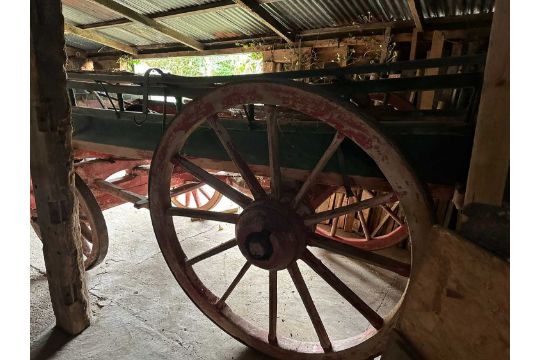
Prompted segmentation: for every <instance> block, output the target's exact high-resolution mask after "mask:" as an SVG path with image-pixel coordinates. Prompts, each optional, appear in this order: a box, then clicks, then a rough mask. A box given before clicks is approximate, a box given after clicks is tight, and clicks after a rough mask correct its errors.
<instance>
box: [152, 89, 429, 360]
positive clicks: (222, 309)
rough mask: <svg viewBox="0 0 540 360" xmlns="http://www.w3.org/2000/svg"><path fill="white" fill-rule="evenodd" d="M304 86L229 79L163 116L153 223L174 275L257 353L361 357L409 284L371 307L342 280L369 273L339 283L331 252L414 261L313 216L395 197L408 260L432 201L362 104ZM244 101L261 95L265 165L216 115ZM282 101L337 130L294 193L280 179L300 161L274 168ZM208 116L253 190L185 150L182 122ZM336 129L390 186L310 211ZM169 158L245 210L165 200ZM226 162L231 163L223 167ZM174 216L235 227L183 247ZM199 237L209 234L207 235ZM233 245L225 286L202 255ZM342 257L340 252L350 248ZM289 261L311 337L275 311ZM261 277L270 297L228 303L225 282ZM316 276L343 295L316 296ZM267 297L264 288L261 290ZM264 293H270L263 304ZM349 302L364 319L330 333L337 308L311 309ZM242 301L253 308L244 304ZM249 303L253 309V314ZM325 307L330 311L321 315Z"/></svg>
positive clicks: (189, 124) (283, 295) (380, 262)
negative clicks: (329, 229) (386, 302)
mask: <svg viewBox="0 0 540 360" xmlns="http://www.w3.org/2000/svg"><path fill="white" fill-rule="evenodd" d="M312 89H313V88H311V87H306V85H304V84H299V83H277V82H275V83H274V82H252V83H236V84H230V85H226V86H223V87H220V88H218V89H215V90H213V91H211V92H210V93H208V94H207V95H205V96H203V97H201V98H199V99H197V100H195V101H193V102H192V103H190V104H189V105H187V106H186V107H185V108H184V109H183V110H182V112H181V113H180V114H179V115H178V116H177V117H176V118H175V120H174V121H173V122H172V123H171V124H170V125H169V127H168V129H167V131H166V132H165V134H164V136H163V137H162V139H161V141H160V144H159V146H158V148H157V150H156V151H155V153H154V157H153V160H152V166H151V169H150V185H149V193H150V199H151V201H150V213H151V218H152V224H153V228H154V232H155V234H156V238H157V240H158V243H159V246H160V248H161V251H162V253H163V256H164V258H165V260H166V262H167V264H168V266H169V268H170V270H171V272H172V273H173V274H174V276H175V278H176V280H177V281H178V283H179V284H180V286H181V287H182V288H183V290H184V291H185V292H186V294H187V295H188V296H189V297H190V298H191V300H192V301H193V302H194V303H195V304H196V305H197V306H198V307H199V309H200V310H201V311H202V312H203V313H204V314H205V315H206V316H208V317H209V318H210V319H211V320H212V321H213V322H214V323H216V324H217V325H219V326H220V327H221V328H222V329H223V330H224V331H226V332H227V333H229V334H230V335H231V336H233V337H234V338H236V339H238V340H240V341H241V342H243V343H244V344H246V345H248V346H251V347H253V348H255V349H257V350H259V351H261V352H263V353H266V354H268V355H270V356H273V357H277V358H281V359H344V358H355V359H364V358H368V357H371V356H374V355H377V354H380V353H381V352H382V350H383V348H384V345H385V343H386V341H387V336H388V334H389V331H390V329H391V328H392V327H393V325H394V323H395V320H396V318H397V314H398V312H399V309H400V306H401V303H402V301H403V296H405V291H406V290H404V291H403V295H401V296H398V297H397V300H396V302H395V304H393V305H392V307H391V308H389V309H388V311H387V312H385V313H384V314H383V313H379V312H381V310H380V309H379V306H378V305H377V304H374V303H373V302H369V303H368V302H366V301H364V300H363V299H362V296H363V295H358V291H357V288H355V289H354V290H353V289H352V288H351V287H350V286H352V287H355V286H356V285H358V284H359V283H361V282H360V281H358V279H365V277H363V276H362V274H358V276H355V277H354V279H355V281H354V282H355V283H356V284H351V285H350V286H349V285H346V284H345V281H344V275H343V272H341V273H339V274H336V273H334V272H333V271H331V270H330V267H332V264H330V263H329V260H331V259H335V257H334V256H335V255H336V254H338V255H343V256H346V257H347V258H355V259H359V260H360V261H363V262H364V263H368V264H370V266H374V267H375V268H377V269H378V270H377V272H376V273H377V274H381V273H384V274H386V275H379V276H383V277H384V276H397V277H399V276H404V277H407V276H410V277H409V281H414V278H415V267H412V268H411V264H410V263H404V262H400V261H397V260H395V259H392V258H390V257H386V256H382V255H380V254H375V253H372V252H368V251H363V250H360V249H358V248H355V247H353V246H350V245H347V244H343V243H339V242H336V241H334V240H332V239H329V238H328V237H325V236H323V235H320V234H317V233H316V232H315V225H316V224H317V223H319V222H320V221H322V220H325V219H330V218H332V217H336V216H338V215H339V214H345V213H347V212H350V211H352V210H361V209H363V208H366V207H369V206H375V205H378V204H385V203H387V202H389V201H392V200H393V199H399V201H400V204H401V206H402V209H403V212H404V214H405V217H406V218H407V219H408V221H407V224H408V228H409V236H410V239H411V242H412V243H413V246H412V250H411V252H412V257H411V258H412V259H414V260H416V259H418V258H419V257H421V256H422V254H423V253H424V251H425V244H424V241H425V239H427V238H428V237H427V235H428V232H429V230H430V228H431V225H432V220H431V211H430V208H429V206H428V204H429V202H428V201H427V195H426V194H425V193H424V191H423V188H422V186H421V185H420V184H419V182H418V180H417V178H416V177H415V176H414V174H413V173H412V170H411V169H410V167H409V166H408V165H407V163H406V161H405V160H404V158H403V157H402V156H401V155H400V153H399V152H398V151H397V150H396V148H395V147H394V146H393V145H392V144H391V142H390V141H389V140H388V139H387V138H386V137H385V136H384V135H383V134H382V133H381V132H380V131H379V130H378V129H377V127H376V126H375V125H374V123H373V122H372V121H371V120H370V118H369V116H368V115H366V114H363V113H361V112H360V111H359V110H358V109H355V108H354V107H352V106H350V105H348V104H346V103H342V102H340V100H339V99H336V98H334V97H331V96H330V95H325V94H321V93H315V92H314V90H312ZM243 104H264V106H265V107H266V108H267V109H268V115H267V116H266V121H267V129H268V144H269V164H270V165H269V166H253V165H252V166H248V165H247V163H246V162H245V161H244V160H243V159H244V158H245V155H246V153H242V152H241V151H239V150H238V149H237V148H236V147H235V144H234V143H233V141H232V139H231V137H230V136H229V133H228V131H227V130H226V127H225V126H224V123H225V121H224V120H220V118H219V117H218V116H217V114H218V113H219V112H220V111H224V110H225V111H226V110H227V109H229V108H231V107H234V106H237V105H243ZM257 106H259V105H257ZM281 108H288V109H292V110H294V111H297V112H300V113H303V114H305V115H307V116H309V117H310V118H313V119H316V120H318V121H321V122H324V123H326V124H328V125H330V126H331V127H333V128H334V129H335V130H336V135H335V137H334V139H333V141H332V142H331V144H330V145H329V147H328V149H327V150H326V151H325V152H324V153H323V154H322V156H321V158H320V160H319V162H318V163H317V165H316V166H315V168H314V169H313V170H312V171H311V172H306V173H305V175H306V176H304V183H303V185H302V186H301V188H300V190H298V191H296V192H293V193H287V191H286V188H287V186H288V184H289V183H290V182H289V181H288V180H289V179H287V177H288V176H289V175H290V174H292V173H295V174H298V172H291V171H288V170H287V169H285V168H281V167H280V155H279V153H278V149H279V146H278V143H279V132H278V129H279V126H278V122H279V121H280V118H279V115H280V114H281V111H280V109H281ZM205 122H206V123H207V124H208V125H209V126H210V127H211V128H213V129H214V131H215V133H216V135H217V137H218V138H219V140H220V141H221V143H222V145H223V147H224V149H225V151H226V152H227V154H228V155H229V158H230V159H231V160H232V163H233V164H234V165H235V166H236V169H237V170H236V172H237V173H239V174H240V175H241V176H242V177H243V180H244V181H245V183H246V184H247V186H248V187H249V189H250V191H251V193H252V195H253V199H252V198H251V197H248V196H246V195H244V194H242V193H241V192H239V191H237V190H235V189H234V188H232V187H231V186H230V185H228V184H226V183H225V182H223V181H220V180H219V179H218V178H217V177H216V176H214V175H212V174H210V173H209V172H208V171H206V170H204V169H203V168H201V166H202V167H205V168H207V169H209V166H207V165H208V164H210V165H212V164H214V165H215V162H214V161H205V160H204V159H188V158H187V157H185V156H183V155H182V152H181V151H182V149H183V147H184V144H185V143H186V141H187V139H188V137H189V136H190V134H192V133H193V131H194V130H195V128H197V127H198V126H200V125H201V124H203V123H205ZM344 138H348V139H349V140H350V141H352V142H353V143H355V144H356V145H357V146H358V147H359V149H361V150H363V151H364V152H365V153H367V154H368V155H369V156H370V157H371V158H372V159H373V160H374V161H375V163H376V164H377V165H378V167H379V168H380V170H381V171H382V173H383V174H384V176H385V177H386V179H387V180H388V182H389V184H390V186H391V188H392V189H393V190H394V193H389V194H387V195H382V196H376V197H374V198H372V199H369V200H365V201H359V202H357V203H355V204H351V205H350V206H349V207H345V208H344V207H342V208H338V209H333V210H331V211H329V212H321V213H314V212H313V208H311V207H310V206H309V202H310V201H309V200H311V201H313V199H306V197H308V196H310V189H312V188H313V187H314V186H315V185H316V184H315V183H316V180H317V179H318V177H319V176H318V175H319V173H320V172H321V170H324V167H325V164H326V163H327V161H328V160H329V159H330V158H331V157H332V154H333V153H334V151H335V150H336V149H337V147H338V146H339V144H340V143H341V141H343V139H344ZM248 151H249V150H248ZM198 164H199V165H201V166H199V165H198ZM175 167H176V168H178V167H180V168H183V170H184V171H187V172H190V173H191V174H192V175H194V176H195V177H196V178H198V179H199V180H200V181H203V182H205V183H207V184H209V185H211V186H212V187H213V188H215V189H216V190H217V191H219V192H221V193H222V194H223V195H224V196H226V197H227V198H229V199H231V200H232V201H234V202H236V203H237V204H239V205H240V206H241V207H242V208H243V211H242V213H241V214H224V213H218V212H212V211H201V210H194V209H182V208H177V207H174V206H172V205H171V199H170V192H169V191H170V182H171V175H172V174H173V170H174V169H175ZM214 169H215V170H216V168H214ZM217 170H219V169H217ZM227 171H231V170H230V169H227ZM256 175H257V176H259V175H260V176H269V177H271V179H272V181H271V192H270V194H267V192H266V191H265V190H264V189H263V187H262V186H261V184H260V183H259V181H258V180H257V178H256ZM178 216H181V217H198V218H202V219H207V220H213V221H221V222H224V223H229V224H233V225H228V224H226V225H227V226H234V233H235V238H233V239H230V240H228V241H226V242H223V243H220V244H219V245H217V246H215V247H212V248H210V249H208V250H206V251H201V250H200V248H198V251H197V252H196V253H195V255H194V256H193V255H191V254H190V251H191V250H190V249H188V248H187V247H188V245H189V244H188V242H189V241H188V240H186V241H180V239H179V238H178V236H177V231H176V229H175V224H174V221H173V219H174V218H175V217H178ZM207 242H208V239H206V243H207ZM206 246H208V245H206ZM233 249H236V250H237V251H238V250H239V251H240V252H241V255H238V256H242V258H243V259H244V260H243V261H244V264H243V266H242V267H241V269H240V270H239V272H238V273H237V275H236V276H235V277H234V279H233V280H232V281H231V282H230V283H227V284H224V285H228V286H227V287H226V288H221V290H215V289H214V288H212V289H211V288H210V285H212V284H213V283H212V281H217V283H219V284H221V283H223V278H222V277H220V275H218V274H216V273H215V270H214V269H212V271H211V272H210V273H207V272H206V273H205V270H208V266H203V265H207V264H208V262H210V261H212V260H213V259H216V258H218V257H219V256H223V259H225V260H226V259H227V256H226V255H227V254H229V252H231V251H234V250H233ZM320 249H324V250H320ZM187 250H190V251H187ZM225 252H227V254H225ZM188 254H189V255H190V256H189V257H188ZM347 258H344V260H348V259H347ZM225 260H224V261H225ZM300 260H301V261H300ZM335 260H336V259H335ZM344 260H343V261H344ZM216 261H217V260H216ZM218 263H220V264H221V263H223V262H218ZM230 266H231V267H232V266H235V262H231V263H230ZM300 267H302V270H301V269H300ZM250 269H252V270H250ZM310 269H311V270H312V271H313V272H314V275H313V276H311V277H309V278H304V276H303V275H302V273H304V274H305V271H307V270H310ZM284 270H286V271H284ZM250 272H251V273H253V272H257V274H260V275H257V276H255V275H252V274H249V273H250ZM261 272H262V273H261ZM287 273H288V276H290V279H291V280H292V285H291V286H294V289H295V290H294V291H292V292H293V293H295V294H298V295H299V299H298V298H296V301H301V303H303V305H304V308H305V310H306V311H307V314H308V316H309V320H310V321H311V323H312V325H313V329H314V332H315V333H316V338H315V339H316V340H315V341H312V340H304V339H303V338H302V336H301V335H299V334H295V335H294V336H293V333H292V332H291V333H290V334H289V333H286V334H285V333H283V327H284V326H285V324H287V321H288V320H286V319H284V318H282V319H281V322H278V304H279V303H280V301H287V300H284V299H287V296H289V295H290V293H291V291H290V290H289V291H286V292H284V291H285V290H284V289H285V288H284V283H283V281H284V279H285V280H288V276H287ZM205 274H206V275H205ZM246 274H249V275H246ZM263 274H266V275H263ZM388 274H390V275H388ZM395 274H399V276H398V275H395ZM201 276H202V277H201ZM206 276H214V277H218V279H217V280H216V279H214V280H209V279H208V278H207V277H206ZM265 278H267V279H268V288H267V289H268V293H267V294H268V295H267V297H266V295H264V297H263V295H260V296H261V298H258V300H257V303H256V306H255V308H253V306H252V307H250V306H245V304H244V305H243V306H236V305H234V304H233V303H232V300H231V294H232V293H233V292H234V291H237V292H238V291H240V290H241V289H242V286H239V285H238V284H239V283H241V282H242V281H248V280H249V281H262V280H263V279H265ZM246 279H247V280H246ZM278 279H279V284H280V285H279V287H278V285H277V284H278ZM306 280H309V281H306ZM313 281H320V283H321V285H320V286H327V287H328V286H329V287H331V288H333V289H334V290H335V292H336V293H337V294H338V296H341V297H340V299H342V305H340V306H335V305H333V304H330V305H331V306H324V305H325V304H323V303H322V302H321V301H320V300H321V299H320V298H318V297H315V298H314V297H312V295H311V294H312V293H313V294H315V293H316V291H318V289H319V287H320V286H319V285H317V286H315V285H313ZM250 285H251V284H250ZM246 286H247V285H246ZM235 289H236V290H235ZM404 289H406V287H404ZM278 290H279V291H278ZM218 291H219V293H218V295H216V294H215V293H216V292H218ZM246 291H249V290H246ZM370 291H371V289H370ZM220 294H221V295H220ZM363 294H364V293H363ZM266 299H268V301H267V302H266V301H265V300H266ZM239 301H240V302H241V301H242V300H239ZM291 301H292V300H291ZM264 303H267V305H264V307H261V305H263V304H264ZM316 304H317V305H316ZM345 304H346V305H347V306H349V309H351V311H354V312H355V316H359V317H360V318H361V319H362V321H363V324H367V325H366V327H360V326H359V327H358V328H357V329H356V331H355V332H354V334H352V335H350V336H346V337H343V338H342V337H339V338H338V337H337V336H334V333H333V331H334V329H336V328H339V327H340V325H339V324H337V325H336V326H333V327H332V328H331V329H330V330H331V331H330V332H329V331H327V327H328V320H329V319H333V318H334V317H332V316H331V317H325V316H326V313H319V311H318V309H322V308H324V309H326V310H328V311H331V312H337V311H340V309H341V308H343V307H344V306H345ZM248 305H249V304H248ZM266 306H267V307H266ZM265 307H266V309H268V316H266V315H265V316H264V317H263V318H262V320H261V319H260V318H258V317H257V316H256V314H261V312H263V310H261V309H264V308H265ZM250 309H253V310H252V312H250ZM377 311H379V312H377ZM264 313H266V312H265V311H264ZM248 315H253V316H254V318H253V319H252V318H251V317H248ZM323 315H324V316H323ZM330 315H332V313H331V314H330ZM323 319H326V326H325V323H324V322H323ZM354 319H356V318H354ZM258 320H261V321H258ZM341 320H342V321H347V320H348V318H341ZM284 321H285V322H284ZM357 325H358V324H357ZM328 328H329V327H328ZM338 330H339V329H337V330H336V331H338Z"/></svg>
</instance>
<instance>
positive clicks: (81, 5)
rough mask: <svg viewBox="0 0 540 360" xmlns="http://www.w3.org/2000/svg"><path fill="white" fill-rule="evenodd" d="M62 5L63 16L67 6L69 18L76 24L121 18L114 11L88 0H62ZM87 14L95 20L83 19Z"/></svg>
mask: <svg viewBox="0 0 540 360" xmlns="http://www.w3.org/2000/svg"><path fill="white" fill-rule="evenodd" d="M62 5H63V9H62V13H63V14H64V16H66V13H65V12H64V11H65V10H64V8H66V7H68V8H69V9H71V13H70V17H71V18H70V20H71V21H72V22H74V23H77V24H91V23H93V22H98V21H106V20H113V19H119V18H121V16H120V15H118V14H117V13H115V12H114V11H112V10H108V9H106V8H105V7H103V6H100V5H98V4H96V3H95V2H92V1H90V0H62ZM81 14H85V15H81ZM88 16H91V17H92V18H93V19H97V20H92V21H85V20H86V19H87V17H88ZM66 18H67V16H66Z"/></svg>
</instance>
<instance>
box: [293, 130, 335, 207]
mask: <svg viewBox="0 0 540 360" xmlns="http://www.w3.org/2000/svg"><path fill="white" fill-rule="evenodd" d="M343 139H345V136H343V135H341V134H340V133H339V132H336V135H335V136H334V138H333V139H332V142H331V143H330V145H329V146H328V148H327V149H326V151H325V152H324V154H323V155H322V156H321V158H320V159H319V162H317V165H315V168H313V170H312V171H311V173H310V174H309V175H308V178H307V179H306V181H305V182H304V183H303V184H302V187H301V188H300V190H299V191H298V194H296V196H295V198H294V200H293V203H292V206H293V208H296V207H297V206H298V204H299V203H300V201H302V199H303V198H304V196H305V195H306V193H307V191H308V190H309V188H310V187H311V185H313V183H314V182H315V178H317V175H319V173H320V172H321V171H322V170H323V169H324V167H325V166H326V164H327V163H328V160H330V158H331V157H332V155H334V153H335V152H336V150H337V148H338V147H339V145H340V144H341V143H342V142H343Z"/></svg>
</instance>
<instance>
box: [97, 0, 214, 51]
mask: <svg viewBox="0 0 540 360" xmlns="http://www.w3.org/2000/svg"><path fill="white" fill-rule="evenodd" d="M92 1H93V2H95V3H96V4H99V5H101V6H103V7H106V8H107V9H109V10H112V11H114V12H116V13H118V14H120V15H122V16H124V17H126V18H128V19H130V20H131V21H133V22H136V23H139V24H143V25H145V26H148V27H149V28H152V29H154V30H156V31H159V32H160V33H162V34H165V35H167V36H169V37H171V38H173V39H175V40H176V41H178V42H180V43H182V44H184V45H187V46H189V47H190V48H193V49H195V50H204V45H203V44H201V43H200V42H198V41H197V40H195V39H192V38H190V37H189V36H186V35H184V34H181V33H179V32H178V31H176V30H174V29H173V28H171V27H169V26H167V25H165V24H162V23H159V22H157V21H156V20H154V19H152V18H150V17H148V16H146V15H142V14H139V13H138V12H137V11H134V10H132V9H130V8H128V7H126V6H124V5H121V4H119V3H117V2H114V1H112V0H92Z"/></svg>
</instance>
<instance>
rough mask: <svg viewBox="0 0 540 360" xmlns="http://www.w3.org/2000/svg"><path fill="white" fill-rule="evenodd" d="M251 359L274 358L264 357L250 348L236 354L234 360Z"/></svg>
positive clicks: (270, 358)
mask: <svg viewBox="0 0 540 360" xmlns="http://www.w3.org/2000/svg"><path fill="white" fill-rule="evenodd" d="M251 359H257V360H273V359H274V358H272V357H270V356H266V355H264V354H263V353H260V352H258V351H256V350H253V349H251V348H245V349H244V350H243V351H242V352H240V353H239V354H238V356H235V360H251Z"/></svg>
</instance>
